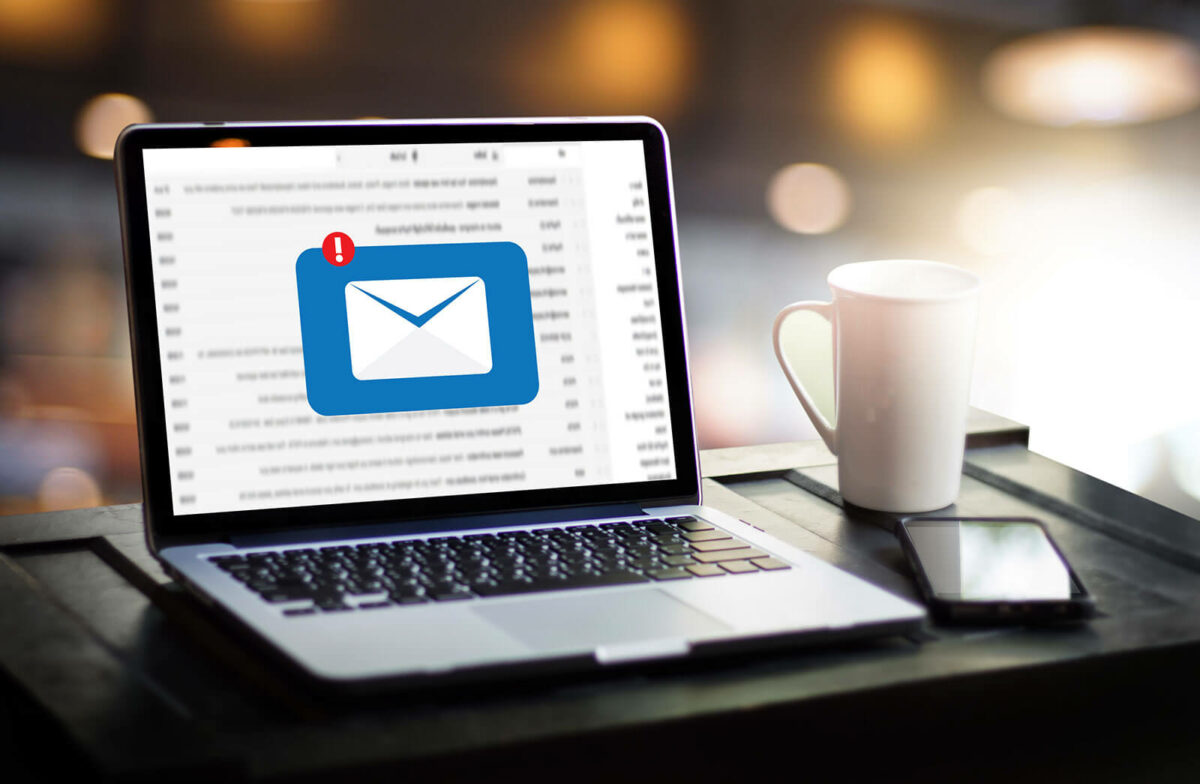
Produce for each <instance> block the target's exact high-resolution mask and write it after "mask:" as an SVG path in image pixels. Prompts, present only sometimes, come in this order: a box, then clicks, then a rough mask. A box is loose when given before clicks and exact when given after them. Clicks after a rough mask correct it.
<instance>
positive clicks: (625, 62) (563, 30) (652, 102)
mask: <svg viewBox="0 0 1200 784" xmlns="http://www.w3.org/2000/svg"><path fill="white" fill-rule="evenodd" d="M563 13H564V14H566V15H565V16H561V17H559V18H558V19H557V20H554V21H553V22H551V23H548V24H547V25H546V26H545V27H544V28H543V29H540V30H538V31H536V33H535V34H534V35H533V37H532V39H531V41H530V43H529V45H528V46H524V47H520V48H519V50H520V59H519V60H518V61H517V64H516V69H515V82H516V83H517V86H518V87H519V89H520V92H521V94H522V97H523V98H525V99H526V100H528V101H529V103H530V104H533V105H535V106H536V107H537V110H538V111H549V112H566V113H586V114H609V113H614V114H619V113H646V114H653V115H655V116H670V115H673V114H675V113H676V112H677V111H678V110H679V108H680V106H681V105H682V103H683V101H684V99H685V98H686V96H687V93H688V91H689V89H690V86H691V81H692V72H693V67H694V65H693V43H692V41H693V33H692V30H691V25H690V24H689V21H688V18H687V16H686V14H685V12H684V9H683V6H681V5H680V4H678V3H676V2H667V1H666V0H589V1H588V2H584V3H581V4H578V5H576V6H574V7H571V8H570V9H569V10H566V9H564V12H563Z"/></svg>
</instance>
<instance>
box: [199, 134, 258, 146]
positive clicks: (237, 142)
mask: <svg viewBox="0 0 1200 784" xmlns="http://www.w3.org/2000/svg"><path fill="white" fill-rule="evenodd" d="M208 146H209V147H249V146H250V142H249V141H248V140H246V139H238V138H236V137H232V136H230V137H228V138H225V139H217V140H216V141H214V142H213V143H212V144H210V145H208Z"/></svg>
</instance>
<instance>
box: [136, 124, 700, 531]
mask: <svg viewBox="0 0 1200 784" xmlns="http://www.w3.org/2000/svg"><path fill="white" fill-rule="evenodd" d="M215 144H216V146H204V147H190V148H170V149H145V150H142V151H141V154H142V156H143V158H142V166H143V170H144V182H145V199H146V213H147V221H148V228H149V254H150V266H151V270H152V274H151V276H152V281H153V288H154V308H155V315H156V327H157V341H156V342H157V348H158V359H159V361H160V363H161V376H162V379H161V385H162V396H163V401H162V408H163V418H164V423H163V424H164V425H165V433H166V458H167V462H168V463H169V477H170V496H171V500H172V504H173V509H174V514H175V515H176V516H184V515H197V514H210V513H228V512H243V511H250V510H263V509H286V508H294V507H300V506H305V507H308V506H314V505H326V504H348V503H357V502H370V501H391V500H397V499H416V498H428V497H432V496H447V495H463V494H475V493H504V492H512V491H523V490H540V489H545V488H572V487H574V488H579V487H583V486H592V485H613V484H624V483H639V482H653V481H657V480H673V479H676V478H677V476H678V472H677V467H676V457H675V455H676V452H675V446H674V444H673V434H672V430H671V428H672V419H671V415H670V403H671V401H670V399H669V397H670V396H669V394H668V388H667V386H668V385H667V377H666V370H665V367H664V358H663V354H664V342H663V336H662V331H661V328H660V327H661V324H660V322H661V313H660V303H659V294H660V292H659V286H658V277H657V276H656V273H655V258H654V253H655V251H654V247H655V245H654V236H653V234H654V229H653V221H652V220H651V213H650V204H649V202H650V199H649V196H648V193H647V166H646V161H645V157H644V152H643V143H642V142H641V141H640V140H605V141H588V140H584V141H579V140H574V141H563V142H554V141H538V142H512V141H506V142H491V143H484V142H480V143H448V144H443V143H420V144H351V145H318V146H269V147H260V146H244V145H243V143H242V141H241V140H239V139H236V138H230V139H228V140H223V141H219V142H216V143H215ZM239 145H241V146H239ZM672 261H673V260H672ZM148 383H153V381H151V382H148ZM683 402H684V403H686V401H683Z"/></svg>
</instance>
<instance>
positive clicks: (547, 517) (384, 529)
mask: <svg viewBox="0 0 1200 784" xmlns="http://www.w3.org/2000/svg"><path fill="white" fill-rule="evenodd" d="M640 514H644V512H643V511H642V505H641V504H606V505H603V506H586V507H572V508H570V509H537V510H530V511H524V512H503V513H499V514H487V515H466V516H456V517H443V518H437V519H430V520H404V521H395V522H388V523H370V524H366V525H345V526H338V527H336V528H305V529H301V530H293V531H277V532H273V533H263V534H238V535H232V534H231V535H230V536H229V537H228V541H229V543H230V544H232V545H233V546H234V547H275V546H284V545H289V544H303V543H304V542H334V541H339V540H343V539H369V538H371V537H376V536H400V535H404V536H410V535H413V534H427V533H444V532H447V531H464V530H471V529H474V528H502V527H506V526H514V525H530V524H533V523H565V522H569V521H572V520H596V519H602V518H605V517H631V516H634V515H640Z"/></svg>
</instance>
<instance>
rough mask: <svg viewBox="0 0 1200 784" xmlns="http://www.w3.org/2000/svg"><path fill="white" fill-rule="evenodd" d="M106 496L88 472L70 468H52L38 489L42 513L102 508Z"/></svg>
mask: <svg viewBox="0 0 1200 784" xmlns="http://www.w3.org/2000/svg"><path fill="white" fill-rule="evenodd" d="M102 503H104V496H103V494H102V493H101V492H100V485H99V483H98V482H96V480H95V479H94V478H93V477H92V475H91V474H89V473H88V472H87V471H84V470H83V469H80V468H73V467H70V466H61V467H59V468H52V469H51V470H50V471H48V472H47V473H46V476H45V477H44V478H43V479H42V483H41V485H40V486H39V487H38V505H39V506H40V507H41V509H42V511H46V512H50V511H54V510H58V509H81V508H83V507H89V506H100V505H101V504H102Z"/></svg>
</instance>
